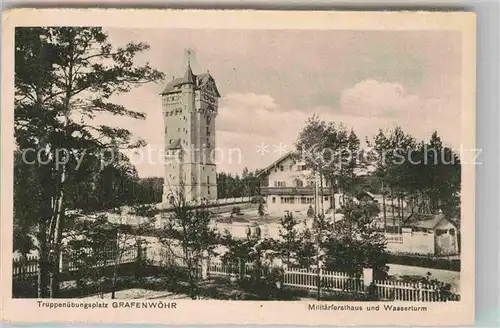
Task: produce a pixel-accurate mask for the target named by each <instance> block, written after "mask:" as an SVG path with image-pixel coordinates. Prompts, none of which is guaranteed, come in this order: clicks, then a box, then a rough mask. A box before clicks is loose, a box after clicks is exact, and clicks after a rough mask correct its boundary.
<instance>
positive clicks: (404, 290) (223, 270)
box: [12, 248, 460, 302]
mask: <svg viewBox="0 0 500 328" xmlns="http://www.w3.org/2000/svg"><path fill="white" fill-rule="evenodd" d="M113 256H115V255H114V253H113V251H111V250H109V251H106V256H105V259H104V260H103V261H104V262H103V263H98V264H96V266H107V265H115V264H124V263H131V262H134V261H137V259H138V252H137V249H130V250H127V251H126V252H123V253H121V254H120V255H119V258H118V259H116V258H114V257H113ZM141 256H143V257H144V259H145V260H147V261H148V262H149V264H151V265H155V266H168V265H176V266H180V267H185V266H186V264H185V262H184V260H183V259H182V257H180V256H174V255H172V254H170V255H169V253H168V252H166V251H165V250H161V249H154V248H147V249H145V251H144V253H143V254H141ZM110 259H111V260H110ZM37 260H38V257H37V256H29V257H28V258H27V259H26V260H25V261H19V260H15V261H14V262H13V267H12V274H13V278H22V277H29V276H33V275H36V274H37V269H38V264H37ZM60 264H61V270H62V271H63V270H68V271H76V270H78V266H77V265H75V264H74V263H70V262H67V263H60ZM206 265H207V269H206V270H207V273H208V275H209V276H225V277H232V278H236V277H237V276H238V275H239V274H240V273H239V271H240V268H239V266H237V265H233V266H230V265H225V264H223V263H222V262H220V261H219V260H214V261H207V262H206ZM251 268H252V264H251V263H245V264H244V265H243V267H242V270H243V272H242V274H243V276H245V277H249V276H250V273H251ZM318 278H319V281H321V285H320V286H321V289H322V290H324V291H341V292H348V293H357V294H362V293H365V292H366V288H367V286H368V285H370V281H365V279H364V278H365V277H360V278H355V277H352V276H349V275H348V274H346V273H343V272H333V271H325V270H320V271H319V274H318V271H317V270H315V269H296V268H286V269H284V276H283V285H284V286H287V287H293V288H300V289H307V290H317V288H318ZM373 283H374V288H375V293H376V295H377V296H378V298H379V299H381V300H394V301H408V302H416V301H421V302H440V301H459V300H460V295H458V294H457V293H456V291H455V290H451V294H449V293H446V294H444V293H443V292H442V291H441V290H440V289H439V288H437V287H435V286H431V285H426V284H423V283H406V282H400V281H392V280H381V281H378V280H375V281H373Z"/></svg>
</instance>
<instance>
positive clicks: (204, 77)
mask: <svg viewBox="0 0 500 328" xmlns="http://www.w3.org/2000/svg"><path fill="white" fill-rule="evenodd" d="M211 82H212V83H213V88H214V89H215V90H214V91H215V94H216V95H217V97H220V93H219V90H218V89H217V86H216V85H215V80H214V78H213V77H212V75H210V73H209V72H207V73H204V74H199V75H195V74H194V73H193V71H192V69H191V66H190V65H188V67H187V68H186V72H185V73H184V77H178V78H174V79H172V80H171V81H170V82H169V83H167V85H166V86H165V88H164V89H163V91H162V92H161V93H160V94H161V95H165V94H168V93H172V92H177V91H179V90H178V87H180V86H181V85H183V84H194V85H195V87H196V88H197V89H200V88H203V87H204V86H206V85H208V84H209V83H211Z"/></svg>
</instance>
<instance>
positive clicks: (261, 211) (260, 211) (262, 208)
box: [258, 204, 264, 216]
mask: <svg viewBox="0 0 500 328" xmlns="http://www.w3.org/2000/svg"><path fill="white" fill-rule="evenodd" d="M258 212H259V215H260V216H263V215H264V205H262V204H260V205H259V210H258Z"/></svg>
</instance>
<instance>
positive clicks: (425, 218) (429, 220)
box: [405, 214, 458, 229]
mask: <svg viewBox="0 0 500 328" xmlns="http://www.w3.org/2000/svg"><path fill="white" fill-rule="evenodd" d="M416 217H417V220H416V221H412V222H408V223H407V224H405V225H406V226H408V227H415V228H425V229H434V228H435V227H436V226H437V225H438V224H439V222H441V220H446V221H448V222H450V223H451V224H452V225H453V226H454V227H455V228H457V229H458V225H457V222H455V220H451V219H448V218H446V217H445V216H444V215H443V214H427V215H416Z"/></svg>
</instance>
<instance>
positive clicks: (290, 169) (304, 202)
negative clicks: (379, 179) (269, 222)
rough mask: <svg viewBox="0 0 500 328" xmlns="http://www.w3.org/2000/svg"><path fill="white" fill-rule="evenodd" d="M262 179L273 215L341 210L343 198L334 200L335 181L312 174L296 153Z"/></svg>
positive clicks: (263, 192) (271, 167)
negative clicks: (332, 184)
mask: <svg viewBox="0 0 500 328" xmlns="http://www.w3.org/2000/svg"><path fill="white" fill-rule="evenodd" d="M259 177H260V178H261V188H260V191H261V195H262V196H263V197H264V198H265V199H266V206H267V211H268V212H269V213H276V214H283V213H285V212H286V211H292V212H293V211H307V210H308V208H309V207H310V206H311V207H312V208H313V209H316V210H317V213H321V211H322V210H323V211H324V212H326V211H327V210H328V209H330V208H336V209H339V208H340V206H341V200H342V197H341V196H342V195H341V194H340V193H335V195H334V197H332V187H331V181H328V180H327V179H321V178H320V177H319V175H315V174H314V173H313V172H312V171H310V170H308V169H307V168H306V166H305V164H304V163H303V162H301V161H298V160H296V159H295V158H293V156H292V153H288V154H286V155H284V156H282V157H280V158H279V159H278V160H276V161H275V162H274V163H272V164H271V165H269V166H268V167H266V168H265V169H264V170H263V171H261V172H260V174H259ZM321 180H323V186H321ZM334 191H335V190H334Z"/></svg>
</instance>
